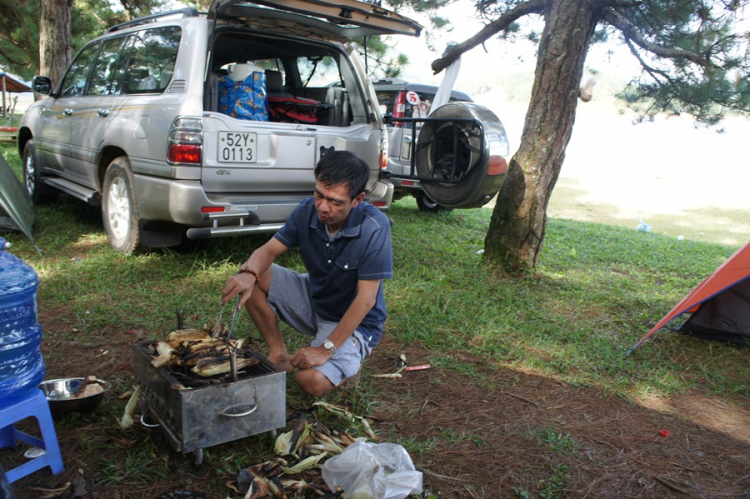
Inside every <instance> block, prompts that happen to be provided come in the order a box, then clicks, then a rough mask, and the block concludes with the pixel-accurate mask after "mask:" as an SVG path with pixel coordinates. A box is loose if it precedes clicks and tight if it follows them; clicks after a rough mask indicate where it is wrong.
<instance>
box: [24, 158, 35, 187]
mask: <svg viewBox="0 0 750 499" xmlns="http://www.w3.org/2000/svg"><path fill="white" fill-rule="evenodd" d="M35 188H36V167H35V165H34V158H33V157H32V156H30V155H29V156H27V157H26V191H27V192H28V193H29V194H31V195H33V194H34V189H35Z"/></svg>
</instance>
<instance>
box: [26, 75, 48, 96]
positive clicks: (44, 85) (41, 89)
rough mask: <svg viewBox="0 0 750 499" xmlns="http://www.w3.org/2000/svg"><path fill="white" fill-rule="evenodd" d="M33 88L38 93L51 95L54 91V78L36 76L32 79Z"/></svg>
mask: <svg viewBox="0 0 750 499" xmlns="http://www.w3.org/2000/svg"><path fill="white" fill-rule="evenodd" d="M31 88H32V89H33V90H34V92H36V93H38V94H42V95H49V94H51V93H52V78H50V77H49V76H35V77H34V78H33V79H32V80H31Z"/></svg>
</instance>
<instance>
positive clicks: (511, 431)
mask: <svg viewBox="0 0 750 499" xmlns="http://www.w3.org/2000/svg"><path fill="white" fill-rule="evenodd" d="M45 319H46V318H45V317H43V316H42V317H40V321H41V322H42V323H43V324H44V323H45ZM53 329H54V326H50V325H48V326H47V330H48V331H49V330H53ZM110 334H112V333H110ZM136 336H137V333H134V332H133V331H121V332H118V333H114V334H113V336H112V337H110V340H111V341H109V342H108V343H107V347H106V348H107V350H108V353H107V354H106V355H104V356H102V355H101V354H102V350H103V349H102V348H101V345H100V344H96V343H91V344H88V345H87V346H86V347H84V348H81V347H80V346H73V345H71V344H69V343H65V342H57V343H55V341H54V340H51V339H50V338H51V337H52V335H50V334H47V335H46V336H45V337H46V339H45V344H44V345H43V353H44V355H45V359H46V362H47V378H54V377H61V376H63V375H64V374H70V372H69V370H70V369H71V365H72V366H74V367H73V369H74V370H76V371H78V372H76V373H75V374H76V375H81V376H83V375H86V374H89V373H90V372H91V370H92V369H93V372H95V373H96V374H97V375H98V376H99V377H101V378H104V379H108V380H113V381H115V382H117V383H119V384H120V385H121V386H128V385H129V384H132V383H133V382H134V374H133V372H132V353H131V349H130V348H131V347H130V345H131V343H133V341H134V340H135V339H136ZM402 353H403V354H404V355H405V356H406V358H407V359H408V360H409V363H410V364H411V365H418V364H424V363H427V362H429V358H430V355H431V352H430V351H428V350H426V349H422V348H419V347H415V346H411V345H409V346H407V345H400V344H397V343H396V342H395V341H394V340H393V339H392V338H389V337H388V336H387V335H386V337H385V338H384V340H383V342H381V345H380V346H379V347H378V348H377V349H376V351H375V352H374V354H373V356H372V357H371V358H370V359H369V360H368V361H367V363H366V364H365V369H364V371H363V381H362V384H361V385H360V387H358V388H356V389H355V390H366V389H368V388H373V387H374V388H375V389H376V390H377V393H378V395H377V401H376V404H374V405H373V406H372V407H374V409H373V411H372V413H370V414H360V415H361V416H368V417H369V418H371V419H370V421H371V423H372V426H373V428H374V429H375V430H376V431H378V432H379V434H380V435H382V439H383V440H382V441H386V440H387V439H388V438H391V439H394V438H396V436H398V437H399V438H400V441H401V442H409V443H411V444H413V445H411V444H409V445H408V446H409V447H410V448H411V449H412V450H411V451H410V455H411V457H412V459H413V461H414V464H415V466H416V467H417V469H418V470H420V471H421V472H422V473H423V479H424V494H423V497H427V496H428V495H429V494H434V495H435V496H437V497H445V498H480V497H486V498H495V497H518V498H545V499H553V498H625V497H628V498H636V497H638V498H669V497H681V498H682V497H705V498H741V497H748V498H750V430H749V428H750V424H749V423H750V407H748V406H747V405H736V404H730V403H728V402H725V401H722V400H718V399H714V398H711V397H706V396H704V395H703V394H700V393H694V394H689V395H687V396H684V397H681V398H679V399H676V400H652V401H645V402H642V403H633V402H631V401H627V400H624V399H622V398H618V397H614V396H611V397H608V396H607V395H606V394H604V393H602V392H601V391H597V390H596V389H591V388H580V387H572V386H568V385H566V384H564V383H561V382H558V381H556V380H554V379H548V378H543V377H539V376H536V375H533V374H527V373H523V372H519V371H512V370H508V369H505V368H500V367H498V366H497V365H495V364H494V363H493V362H492V361H491V360H489V361H488V360H485V359H472V358H462V357H460V356H457V357H456V360H457V361H461V362H462V363H463V365H467V363H468V365H470V366H473V367H474V368H475V369H474V373H473V374H471V375H467V374H462V373H460V372H458V371H457V370H455V369H452V368H450V367H437V366H433V367H432V368H430V369H427V370H421V371H409V372H405V373H404V375H403V377H402V378H400V379H383V378H372V377H370V375H371V374H375V373H390V372H393V371H394V370H395V364H396V361H397V359H398V358H399V356H400V355H401V354H402ZM71 359H73V360H74V362H71ZM66 370H67V371H68V372H67V373H66V372H65V371H66ZM118 395H119V393H115V391H114V390H113V391H112V393H108V394H107V398H105V400H104V402H103V403H102V406H100V408H99V409H97V411H98V412H99V413H101V414H104V416H103V417H100V418H93V420H86V419H81V420H78V421H65V423H64V424H62V425H60V424H58V425H57V428H58V429H57V431H58V439H59V443H60V446H61V450H62V455H63V458H64V461H65V467H66V469H65V471H64V472H63V473H61V474H58V475H56V476H52V475H51V474H50V472H49V470H48V469H44V470H41V471H38V472H35V473H32V474H31V475H29V476H28V477H25V478H22V479H21V480H19V481H17V482H15V483H14V484H13V486H14V489H15V492H16V494H17V496H18V497H19V498H20V499H22V498H33V497H86V498H126V497H128V498H131V497H132V498H161V497H209V498H213V497H216V498H217V499H218V498H236V497H242V495H240V494H237V493H236V492H234V491H232V490H231V489H230V488H229V487H227V486H225V485H224V484H225V483H227V482H232V481H233V478H234V477H233V476H231V473H229V474H226V475H223V476H220V477H219V476H217V471H216V465H213V466H207V465H205V464H204V465H203V466H201V467H197V468H196V467H194V466H192V463H191V461H192V457H191V456H192V455H188V456H182V455H180V454H178V453H175V452H174V451H173V450H171V449H170V448H169V447H168V446H167V445H166V444H165V443H163V442H161V441H160V442H158V443H157V447H156V448H157V449H158V453H159V457H160V458H161V460H162V461H163V462H165V463H167V464H168V465H169V469H170V473H169V474H167V476H165V478H164V479H163V480H159V482H158V483H155V484H144V482H143V481H141V480H139V479H138V477H137V476H132V477H130V478H128V477H125V478H124V479H122V480H120V481H118V482H117V483H109V484H107V485H106V486H103V485H102V480H103V478H104V477H103V475H102V474H101V473H97V472H96V470H97V469H98V468H101V466H102V464H101V463H102V462H105V461H104V460H106V461H108V462H114V463H117V462H122V461H123V460H125V459H126V456H128V453H129V450H128V449H124V448H123V447H127V446H128V445H131V444H128V443H127V442H124V443H125V445H123V441H122V439H121V438H120V436H119V435H118V433H117V432H116V431H114V430H115V429H116V425H115V423H114V421H113V419H111V418H112V415H111V414H110V415H107V407H108V406H109V405H111V404H113V403H114V402H115V398H116V397H117V396H118ZM351 396H353V395H352V392H350V393H349V395H347V397H344V401H343V402H341V403H346V400H347V398H348V397H351ZM370 397H372V396H370ZM287 402H288V404H287V405H288V416H289V421H290V422H293V421H294V420H295V419H296V417H297V416H298V415H299V414H300V413H303V412H305V411H307V410H309V409H310V405H311V403H312V399H308V400H304V399H302V400H301V401H300V399H299V398H295V399H294V400H292V399H288V400H287ZM678 414H679V415H678ZM662 430H666V431H667V432H668V436H662V435H661V434H660V431H662ZM665 434H666V433H665ZM148 438H157V439H158V436H157V435H156V434H151V436H149V434H147V433H145V432H143V433H139V434H137V435H136V437H135V438H131V440H135V441H136V443H138V444H139V445H140V443H139V440H141V439H143V440H145V439H148ZM84 439H85V441H86V442H87V445H85V446H84V445H82V441H84ZM269 441H270V439H268V438H267V437H266V438H265V439H263V438H260V437H259V436H254V437H248V438H246V439H243V440H240V441H237V442H234V443H230V444H223V445H221V446H217V447H215V448H213V449H211V452H212V455H213V456H221V455H222V454H223V453H224V451H226V450H228V449H237V447H236V446H244V448H245V449H248V450H252V449H253V448H255V447H257V446H258V445H268V442H269ZM22 447H23V446H19V450H16V451H12V450H10V449H4V450H2V451H0V460H2V462H3V464H4V465H5V466H6V467H8V468H11V467H13V466H15V465H17V464H20V463H21V462H23V458H22V457H21V456H22V453H23V448H22ZM250 454H252V453H250ZM253 459H254V457H253V456H252V455H248V457H247V460H246V461H243V462H242V463H241V464H242V466H248V465H252V464H257V463H256V462H254V461H253ZM186 462H189V463H190V465H186ZM9 463H10V464H9ZM68 483H70V484H72V485H71V486H70V487H68V488H67V489H66V490H65V492H64V493H58V494H57V495H55V494H54V493H53V492H50V491H49V490H44V489H39V488H35V487H37V486H42V487H46V488H48V489H49V488H62V487H65V486H66V484H68ZM217 484H219V485H217ZM217 488H218V489H219V490H220V491H221V492H220V493H218V494H217V493H216V492H208V493H207V491H210V490H214V491H215V490H217ZM180 490H183V491H184V490H189V491H190V492H192V493H195V494H197V495H192V496H186V495H182V496H180V495H176V492H177V491H180ZM170 492H171V493H172V495H167V494H169V493H170ZM200 494H206V495H200Z"/></svg>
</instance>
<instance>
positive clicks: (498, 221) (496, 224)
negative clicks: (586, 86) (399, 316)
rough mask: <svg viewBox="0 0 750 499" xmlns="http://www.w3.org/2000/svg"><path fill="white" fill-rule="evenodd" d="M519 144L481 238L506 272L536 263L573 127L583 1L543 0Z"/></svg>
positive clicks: (586, 35)
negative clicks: (544, 5)
mask: <svg viewBox="0 0 750 499" xmlns="http://www.w3.org/2000/svg"><path fill="white" fill-rule="evenodd" d="M544 18H545V24H544V31H543V32H542V38H541V40H540V44H539V55H538V57H537V66H536V70H535V74H534V86H533V88H532V91H531V100H530V102H529V109H528V111H527V114H526V121H525V123H524V128H523V133H522V135H521V145H520V147H519V149H518V152H516V154H515V156H513V159H511V161H510V168H509V172H508V177H507V178H506V180H505V183H504V184H503V188H502V190H501V191H500V195H499V196H498V201H497V204H496V206H495V209H494V211H493V213H492V220H491V222H490V227H489V230H488V232H487V237H486V238H485V242H484V247H485V252H484V254H485V257H486V258H487V259H488V260H489V261H491V262H493V263H497V264H500V265H501V266H503V267H505V268H506V269H508V270H511V271H522V270H528V269H532V268H534V267H536V265H537V264H538V262H539V253H540V251H541V249H542V243H543V241H544V232H545V226H546V221H547V205H548V204H549V198H550V195H551V194H552V189H553V188H554V186H555V183H556V182H557V178H558V176H559V174H560V169H561V168H562V164H563V160H564V158H565V148H566V147H567V145H568V142H569V140H570V136H571V134H572V131H573V123H574V121H575V113H576V106H577V97H578V87H579V85H580V82H581V78H582V75H583V67H584V62H585V58H586V52H587V51H588V47H589V43H590V42H591V37H592V35H593V33H594V28H595V27H596V23H597V21H598V13H597V11H596V10H595V7H594V6H593V5H592V4H591V3H589V2H587V1H586V0H548V1H547V5H546V7H545V10H544Z"/></svg>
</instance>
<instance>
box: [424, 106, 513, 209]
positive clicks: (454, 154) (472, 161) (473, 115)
mask: <svg viewBox="0 0 750 499" xmlns="http://www.w3.org/2000/svg"><path fill="white" fill-rule="evenodd" d="M430 118H436V119H438V120H440V121H428V122H426V123H425V124H424V126H423V127H422V129H421V130H420V132H419V139H418V140H417V158H416V162H417V173H418V174H419V177H421V178H422V179H424V178H428V179H434V181H430V180H427V181H424V180H422V189H423V190H424V191H425V193H427V195H428V196H429V197H430V198H432V199H433V200H435V202H437V203H438V204H440V205H442V206H444V207H447V208H478V207H480V206H483V205H485V204H487V202H489V201H490V199H492V197H493V196H494V195H495V194H497V192H498V191H499V190H500V188H501V187H502V185H503V182H504V181H505V175H506V173H507V170H508V168H507V159H506V158H507V157H508V153H509V145H508V137H507V135H506V133H505V128H504V127H503V124H502V122H500V119H499V118H498V117H497V116H496V115H495V113H493V112H492V111H490V110H489V109H487V108H485V107H482V106H480V105H478V104H474V103H470V102H449V103H447V104H444V105H442V106H440V107H439V108H438V109H436V110H435V111H434V112H433V113H432V114H431V115H430ZM451 120H461V121H451ZM464 120H471V121H464ZM454 162H455V167H454Z"/></svg>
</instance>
